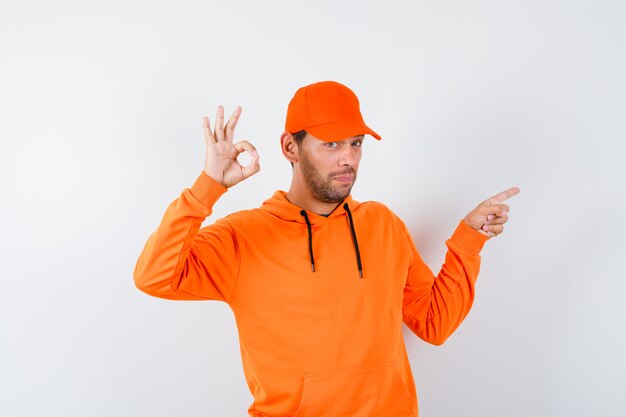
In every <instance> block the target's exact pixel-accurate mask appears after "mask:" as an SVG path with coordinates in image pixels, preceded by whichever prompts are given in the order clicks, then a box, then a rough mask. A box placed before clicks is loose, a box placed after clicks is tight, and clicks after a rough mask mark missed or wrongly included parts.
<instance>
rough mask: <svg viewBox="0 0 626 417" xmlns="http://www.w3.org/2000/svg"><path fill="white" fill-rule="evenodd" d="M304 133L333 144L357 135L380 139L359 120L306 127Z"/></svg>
mask: <svg viewBox="0 0 626 417" xmlns="http://www.w3.org/2000/svg"><path fill="white" fill-rule="evenodd" d="M306 131H307V132H308V133H310V134H311V135H313V136H315V137H316V138H318V139H320V140H323V141H324V142H335V141H339V140H344V139H347V138H350V137H352V136H359V135H371V136H373V137H374V138H376V139H378V140H380V139H381V138H380V135H379V134H378V133H376V132H374V131H373V130H372V129H370V128H369V127H368V126H367V125H365V124H364V123H363V122H361V121H360V120H359V121H353V120H339V121H336V122H331V123H324V124H322V125H317V126H311V127H308V128H306Z"/></svg>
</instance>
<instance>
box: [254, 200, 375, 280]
mask: <svg viewBox="0 0 626 417" xmlns="http://www.w3.org/2000/svg"><path fill="white" fill-rule="evenodd" d="M286 194H287V193H286V192H285V191H282V190H278V191H276V192H275V193H274V195H272V197H270V198H269V199H267V200H265V201H264V202H263V204H262V205H261V209H262V210H266V211H268V212H269V213H271V214H273V215H274V216H276V217H278V218H280V219H282V220H285V221H288V222H296V223H302V224H303V227H304V225H306V226H305V227H306V228H307V233H308V237H309V240H308V249H309V259H310V262H311V270H312V271H313V272H315V253H314V252H313V226H315V225H318V224H324V222H330V221H333V220H334V219H336V218H338V217H342V216H345V217H347V220H348V226H349V229H348V230H349V232H350V234H351V236H352V243H353V244H354V253H355V256H356V264H357V267H358V270H359V278H363V266H362V263H361V252H360V251H359V241H358V239H357V237H356V230H355V229H354V219H353V217H352V212H353V211H356V210H357V209H358V207H359V205H360V203H359V202H357V201H355V200H353V199H352V197H351V196H348V197H346V198H345V199H344V200H343V202H341V204H339V205H338V206H337V208H335V210H333V212H332V213H330V214H329V215H328V216H321V215H319V214H315V213H311V212H308V211H306V210H304V209H303V208H301V207H298V206H296V205H295V204H293V203H291V202H290V201H289V200H287V198H286V197H285V196H286Z"/></svg>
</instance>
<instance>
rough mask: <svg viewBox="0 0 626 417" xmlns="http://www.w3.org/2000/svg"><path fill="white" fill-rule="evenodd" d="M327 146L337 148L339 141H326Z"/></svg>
mask: <svg viewBox="0 0 626 417" xmlns="http://www.w3.org/2000/svg"><path fill="white" fill-rule="evenodd" d="M326 147H328V148H336V147H337V142H326Z"/></svg>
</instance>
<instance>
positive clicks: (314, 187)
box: [300, 152, 356, 203]
mask: <svg viewBox="0 0 626 417" xmlns="http://www.w3.org/2000/svg"><path fill="white" fill-rule="evenodd" d="M300 166H301V167H302V175H303V176H304V181H305V182H306V185H307V187H308V188H309V191H311V194H313V197H315V198H316V199H318V200H319V201H322V202H324V203H341V202H342V201H343V200H344V199H345V198H346V197H347V196H348V195H350V191H351V190H352V186H353V185H354V183H355V182H356V171H355V170H354V168H352V167H347V168H346V169H344V170H342V171H339V172H334V173H331V174H328V175H327V176H324V175H322V174H321V173H320V172H319V171H318V169H317V168H315V165H314V164H313V163H312V162H311V160H310V159H309V157H308V155H307V154H306V152H301V153H300ZM342 175H352V176H354V180H353V181H352V183H350V184H345V185H339V186H334V185H333V178H335V177H340V176H342Z"/></svg>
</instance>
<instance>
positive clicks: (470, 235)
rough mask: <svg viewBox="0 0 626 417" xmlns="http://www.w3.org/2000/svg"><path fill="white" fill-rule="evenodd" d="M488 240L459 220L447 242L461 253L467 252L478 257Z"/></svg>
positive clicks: (487, 237)
mask: <svg viewBox="0 0 626 417" xmlns="http://www.w3.org/2000/svg"><path fill="white" fill-rule="evenodd" d="M488 240H489V236H486V235H483V234H482V233H480V232H479V231H478V230H474V229H472V228H471V227H470V226H469V225H468V224H467V223H465V222H464V221H463V220H461V222H460V223H459V225H458V226H457V228H456V230H455V231H454V233H453V234H452V236H451V237H450V239H449V242H450V243H452V244H453V245H454V246H456V247H457V248H459V249H461V250H462V251H463V252H467V253H469V254H470V255H478V254H479V253H480V251H481V249H482V248H483V246H484V245H485V242H486V241H488Z"/></svg>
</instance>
